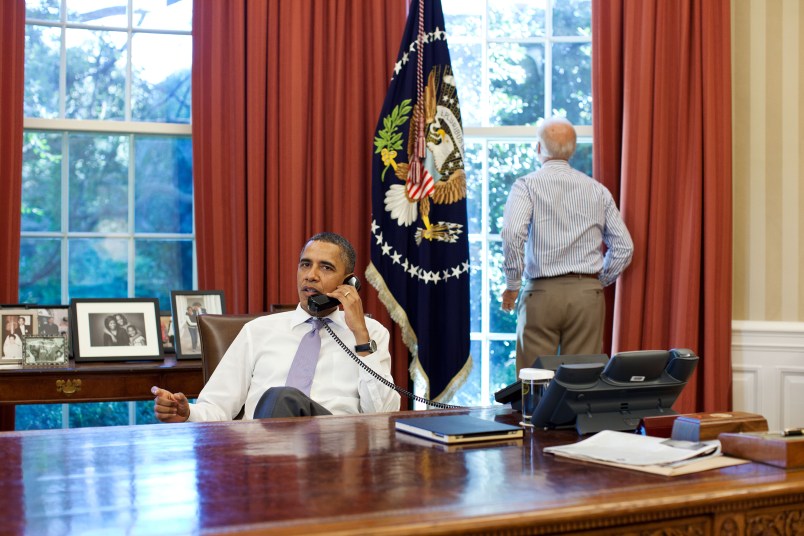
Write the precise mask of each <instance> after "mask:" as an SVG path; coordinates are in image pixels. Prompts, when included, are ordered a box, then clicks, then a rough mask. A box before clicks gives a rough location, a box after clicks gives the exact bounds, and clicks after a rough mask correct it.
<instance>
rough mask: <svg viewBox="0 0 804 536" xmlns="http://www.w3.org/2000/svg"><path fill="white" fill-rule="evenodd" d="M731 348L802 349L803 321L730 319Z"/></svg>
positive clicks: (803, 339) (803, 341)
mask: <svg viewBox="0 0 804 536" xmlns="http://www.w3.org/2000/svg"><path fill="white" fill-rule="evenodd" d="M731 346H732V349H741V350H744V349H762V350H778V351H797V350H798V351H804V322H759V321H754V320H732V322H731Z"/></svg>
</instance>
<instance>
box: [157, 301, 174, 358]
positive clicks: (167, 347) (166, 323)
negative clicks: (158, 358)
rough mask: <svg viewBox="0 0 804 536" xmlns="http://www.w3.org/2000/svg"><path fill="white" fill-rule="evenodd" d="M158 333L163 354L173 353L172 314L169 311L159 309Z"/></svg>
mask: <svg viewBox="0 0 804 536" xmlns="http://www.w3.org/2000/svg"><path fill="white" fill-rule="evenodd" d="M159 328H160V329H159V335H160V339H161V340H162V350H163V351H164V352H165V354H175V353H176V347H175V346H174V345H173V337H174V333H173V314H172V313H171V311H159Z"/></svg>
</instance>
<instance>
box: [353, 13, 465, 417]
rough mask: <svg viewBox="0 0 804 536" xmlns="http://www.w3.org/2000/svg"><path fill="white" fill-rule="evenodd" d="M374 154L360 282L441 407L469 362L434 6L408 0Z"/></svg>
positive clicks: (452, 106)
mask: <svg viewBox="0 0 804 536" xmlns="http://www.w3.org/2000/svg"><path fill="white" fill-rule="evenodd" d="M374 149H375V152H374V156H373V160H372V185H371V186H372V222H371V235H372V240H371V264H370V265H369V266H368V268H367V269H366V278H367V279H368V280H369V282H371V284H372V285H373V286H374V287H375V288H376V289H377V291H378V293H379V296H380V299H381V300H382V302H383V303H384V304H385V306H386V307H387V308H388V311H389V313H390V315H391V318H393V319H394V321H395V322H396V323H398V324H399V326H400V328H401V331H402V337H403V340H404V341H405V344H406V345H407V347H408V349H409V350H410V354H411V364H410V374H411V378H412V379H413V381H414V385H415V386H416V387H417V390H418V391H420V392H421V391H422V390H423V391H424V394H425V396H426V397H428V398H433V399H434V400H436V401H439V402H442V401H448V400H449V399H450V398H451V397H452V395H453V394H454V393H455V391H457V390H458V388H459V387H460V386H461V385H462V384H463V382H464V381H465V380H466V378H467V377H468V375H469V371H470V370H471V368H472V358H471V356H470V354H469V329H470V327H469V240H468V236H467V217H466V175H465V173H464V147H463V127H462V125H461V109H460V105H459V101H458V90H457V88H456V86H455V77H454V75H453V72H452V67H451V64H450V57H449V49H448V48H447V32H446V30H445V28H444V14H443V12H442V10H441V1H440V0H412V1H411V4H410V11H409V16H408V20H407V24H406V26H405V34H404V36H403V38H402V45H401V46H400V48H399V55H398V57H397V61H396V64H395V66H394V71H393V73H392V75H391V83H390V85H389V88H388V94H387V95H386V97H385V103H384V104H383V108H382V112H381V113H380V118H379V121H378V122H377V128H376V131H375V135H374ZM422 388H423V389H422Z"/></svg>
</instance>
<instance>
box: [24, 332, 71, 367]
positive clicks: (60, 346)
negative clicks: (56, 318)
mask: <svg viewBox="0 0 804 536" xmlns="http://www.w3.org/2000/svg"><path fill="white" fill-rule="evenodd" d="M22 364H23V366H24V367H26V368H28V367H43V368H54V367H55V368H58V367H69V366H70V357H69V352H68V351H67V338H66V337H63V336H61V335H54V336H48V335H31V336H29V337H27V338H26V339H25V342H24V344H23V351H22Z"/></svg>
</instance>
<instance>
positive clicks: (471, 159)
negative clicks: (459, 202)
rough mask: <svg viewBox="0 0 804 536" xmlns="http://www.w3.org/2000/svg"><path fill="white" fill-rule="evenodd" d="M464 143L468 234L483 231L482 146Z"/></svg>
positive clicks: (469, 142)
mask: <svg viewBox="0 0 804 536" xmlns="http://www.w3.org/2000/svg"><path fill="white" fill-rule="evenodd" d="M464 141H466V146H465V155H464V160H463V164H464V170H465V171H466V212H467V217H468V224H469V232H470V233H479V232H481V231H482V229H483V144H482V143H476V142H475V143H473V142H471V141H468V140H466V139H464Z"/></svg>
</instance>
